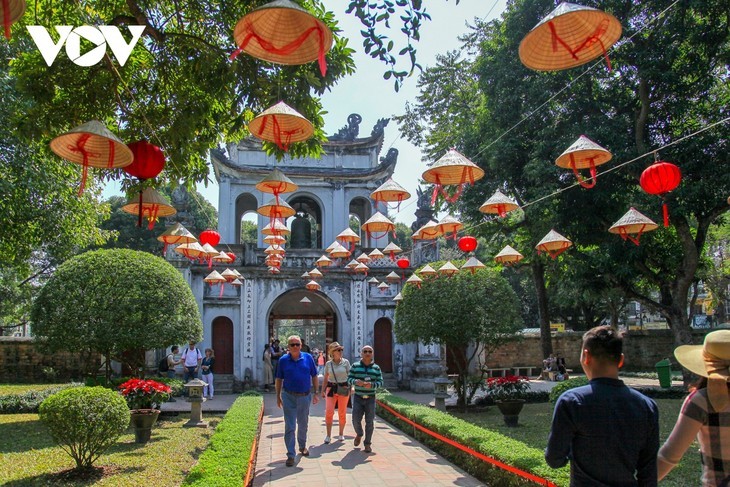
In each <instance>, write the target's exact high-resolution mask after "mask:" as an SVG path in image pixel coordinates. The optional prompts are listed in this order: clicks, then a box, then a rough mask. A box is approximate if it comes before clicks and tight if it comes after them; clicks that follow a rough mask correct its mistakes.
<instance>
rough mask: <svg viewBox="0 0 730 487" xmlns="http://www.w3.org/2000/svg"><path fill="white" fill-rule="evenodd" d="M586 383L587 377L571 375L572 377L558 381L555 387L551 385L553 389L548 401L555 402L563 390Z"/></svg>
mask: <svg viewBox="0 0 730 487" xmlns="http://www.w3.org/2000/svg"><path fill="white" fill-rule="evenodd" d="M587 384H588V378H587V377H573V378H572V379H568V380H564V381H563V382H558V383H557V384H555V387H553V389H552V390H551V391H550V402H551V403H553V404H555V401H557V400H558V398H559V397H560V395H561V394H562V393H564V392H565V391H567V390H570V389H575V388H576V387H581V386H584V385H587Z"/></svg>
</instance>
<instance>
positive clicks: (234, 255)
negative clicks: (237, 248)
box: [226, 252, 236, 262]
mask: <svg viewBox="0 0 730 487" xmlns="http://www.w3.org/2000/svg"><path fill="white" fill-rule="evenodd" d="M226 255H227V256H228V257H229V258H230V259H231V262H235V261H236V254H234V253H233V252H226Z"/></svg>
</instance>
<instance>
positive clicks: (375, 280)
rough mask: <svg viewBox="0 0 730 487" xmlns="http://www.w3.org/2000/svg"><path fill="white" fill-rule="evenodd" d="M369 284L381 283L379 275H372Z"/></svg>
mask: <svg viewBox="0 0 730 487" xmlns="http://www.w3.org/2000/svg"><path fill="white" fill-rule="evenodd" d="M368 284H380V281H378V278H377V277H371V278H370V279H368Z"/></svg>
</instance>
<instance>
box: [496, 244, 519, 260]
mask: <svg viewBox="0 0 730 487" xmlns="http://www.w3.org/2000/svg"><path fill="white" fill-rule="evenodd" d="M522 259H524V256H523V255H522V254H521V253H519V252H518V251H517V250H515V249H513V248H512V247H511V246H509V245H505V247H504V248H503V249H502V250H500V251H499V253H498V254H497V255H495V256H494V260H495V261H496V262H499V263H500V264H507V265H509V264H514V263H517V262H519V261H521V260H522Z"/></svg>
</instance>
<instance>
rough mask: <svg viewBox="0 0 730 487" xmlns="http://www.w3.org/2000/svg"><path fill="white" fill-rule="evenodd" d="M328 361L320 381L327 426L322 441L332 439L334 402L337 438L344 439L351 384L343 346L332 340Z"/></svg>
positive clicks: (327, 441) (326, 441)
mask: <svg viewBox="0 0 730 487" xmlns="http://www.w3.org/2000/svg"><path fill="white" fill-rule="evenodd" d="M328 351H329V353H328V356H329V361H327V363H326V364H324V379H323V381H322V384H324V385H323V386H322V397H324V398H325V403H326V406H325V413H324V422H325V425H326V426H327V436H325V437H324V442H325V443H329V442H330V441H331V440H332V422H333V420H334V417H335V403H336V404H337V413H338V423H337V425H338V426H339V428H340V434H339V436H337V439H338V440H340V441H342V440H344V439H345V424H347V401H348V400H349V398H350V389H351V387H352V386H351V385H350V384H349V382H348V381H347V380H348V378H349V375H350V362H349V361H348V360H347V359H346V358H343V357H342V351H343V347H342V345H340V344H339V343H337V342H332V343H330V344H329V347H328Z"/></svg>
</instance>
